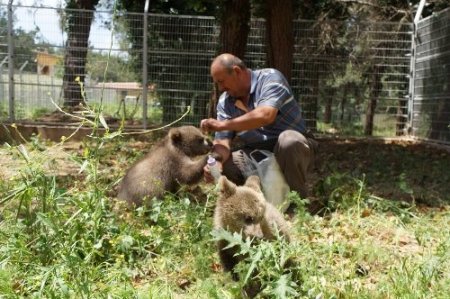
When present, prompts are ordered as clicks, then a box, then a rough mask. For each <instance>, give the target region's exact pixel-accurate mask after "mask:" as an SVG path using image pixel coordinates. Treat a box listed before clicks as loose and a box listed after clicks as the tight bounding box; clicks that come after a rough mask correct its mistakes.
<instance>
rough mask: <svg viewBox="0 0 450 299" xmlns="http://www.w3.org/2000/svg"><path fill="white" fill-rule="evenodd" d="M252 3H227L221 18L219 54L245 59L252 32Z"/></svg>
mask: <svg viewBox="0 0 450 299" xmlns="http://www.w3.org/2000/svg"><path fill="white" fill-rule="evenodd" d="M249 23H250V1H242V0H228V1H225V3H224V6H223V12H222V14H221V16H220V36H219V40H220V50H219V53H231V54H233V55H236V56H237V57H239V58H241V59H244V55H245V48H246V46H247V37H248V33H249V32H250V24H249Z"/></svg>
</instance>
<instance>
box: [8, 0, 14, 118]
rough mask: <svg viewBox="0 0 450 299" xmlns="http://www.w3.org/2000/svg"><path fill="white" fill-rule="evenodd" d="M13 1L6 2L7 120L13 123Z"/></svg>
mask: <svg viewBox="0 0 450 299" xmlns="http://www.w3.org/2000/svg"><path fill="white" fill-rule="evenodd" d="M12 4H13V0H9V2H8V71H9V72H8V74H9V80H8V82H9V120H10V121H11V122H14V121H15V115H14V60H13V56H14V37H13V35H14V32H13V11H12Z"/></svg>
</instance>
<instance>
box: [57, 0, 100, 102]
mask: <svg viewBox="0 0 450 299" xmlns="http://www.w3.org/2000/svg"><path fill="white" fill-rule="evenodd" d="M97 3H98V0H85V1H74V0H72V1H70V2H69V3H68V5H67V9H66V13H67V43H66V52H65V55H64V76H63V89H64V106H65V107H74V106H78V105H79V104H80V103H83V101H84V94H83V93H84V91H82V90H81V87H80V83H84V79H85V76H86V57H87V52H88V42H89V34H90V30H91V23H92V19H93V17H94V7H95V5H97ZM73 8H75V9H76V10H72V9H73Z"/></svg>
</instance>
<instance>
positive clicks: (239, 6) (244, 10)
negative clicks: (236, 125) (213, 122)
mask: <svg viewBox="0 0 450 299" xmlns="http://www.w3.org/2000/svg"><path fill="white" fill-rule="evenodd" d="M219 19H220V35H219V40H220V49H219V54H221V53H231V54H233V55H236V56H237V57H239V58H241V59H244V58H245V57H244V56H245V51H246V47H247V37H248V33H249V32H250V1H247V0H244V1H242V0H227V1H225V3H224V4H223V10H222V13H221V15H220V16H219ZM219 96H220V94H218V88H217V86H214V87H213V90H212V92H211V99H210V101H209V109H208V114H209V115H208V117H212V118H215V117H216V106H217V101H218V99H219Z"/></svg>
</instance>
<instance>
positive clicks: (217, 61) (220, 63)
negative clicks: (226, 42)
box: [211, 53, 247, 73]
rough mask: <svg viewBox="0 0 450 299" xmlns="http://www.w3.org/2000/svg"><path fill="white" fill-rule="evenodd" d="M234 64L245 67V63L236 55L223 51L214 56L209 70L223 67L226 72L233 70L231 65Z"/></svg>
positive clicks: (233, 65)
mask: <svg viewBox="0 0 450 299" xmlns="http://www.w3.org/2000/svg"><path fill="white" fill-rule="evenodd" d="M235 66H237V67H239V68H241V69H243V70H245V69H246V68H247V66H246V65H245V63H244V62H243V61H242V60H241V59H239V58H238V57H236V56H234V55H233V54H230V53H224V54H220V55H219V56H217V57H216V58H214V60H213V62H212V63H211V70H213V69H225V70H227V71H228V73H231V72H232V71H233V67H235Z"/></svg>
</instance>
